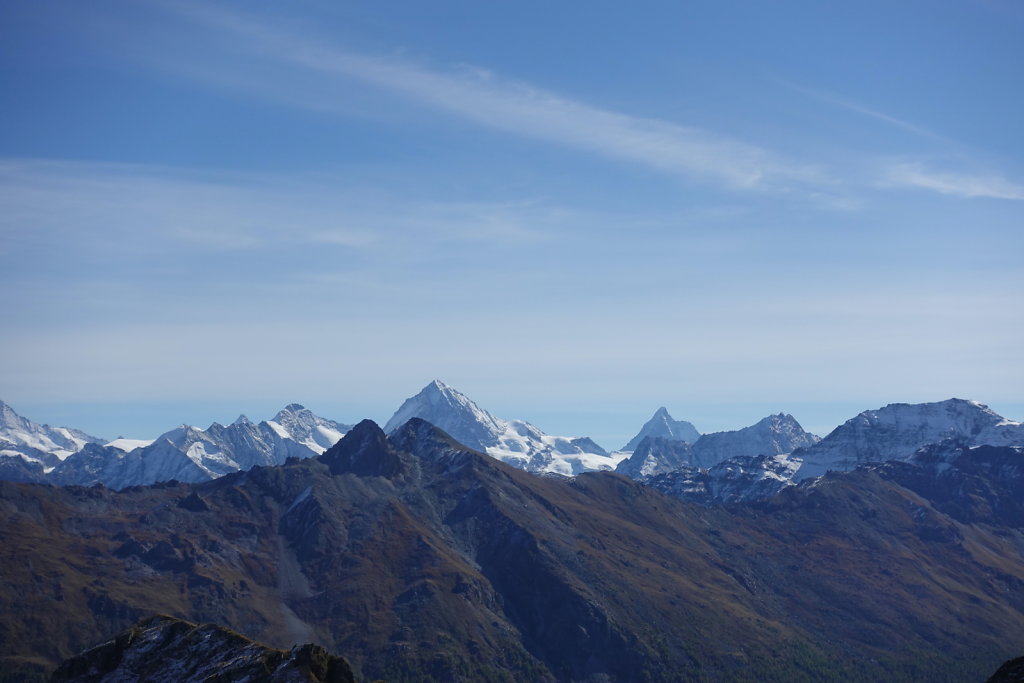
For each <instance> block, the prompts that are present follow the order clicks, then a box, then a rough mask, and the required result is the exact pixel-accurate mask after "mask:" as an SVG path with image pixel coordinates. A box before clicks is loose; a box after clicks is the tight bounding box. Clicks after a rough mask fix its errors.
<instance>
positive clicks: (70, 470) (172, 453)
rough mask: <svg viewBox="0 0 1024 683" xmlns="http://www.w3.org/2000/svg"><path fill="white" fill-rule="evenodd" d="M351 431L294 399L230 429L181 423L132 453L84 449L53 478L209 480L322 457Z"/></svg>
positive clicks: (114, 484) (111, 483) (115, 482)
mask: <svg viewBox="0 0 1024 683" xmlns="http://www.w3.org/2000/svg"><path fill="white" fill-rule="evenodd" d="M349 429H350V427H349V426H348V425H342V424H338V423H337V422H332V421H331V420H327V419H325V418H322V417H319V416H317V415H314V414H313V413H312V412H311V411H310V410H308V409H306V408H304V407H303V406H301V405H298V404H296V403H293V404H291V405H288V406H286V407H285V408H284V409H283V410H281V411H280V412H278V413H277V415H275V416H274V419H273V420H268V421H265V422H260V423H259V424H255V423H253V422H252V421H250V420H249V419H248V418H247V417H245V416H244V415H241V416H239V418H238V419H237V420H235V421H234V422H233V423H231V424H230V425H228V426H226V427H225V426H224V425H222V424H219V423H217V422H214V423H213V424H211V425H210V426H209V427H207V428H206V429H200V428H199V427H193V426H190V425H181V426H180V427H178V428H177V429H172V430H171V431H169V432H166V433H165V434H162V435H160V436H159V437H158V438H157V439H156V440H154V441H153V442H152V443H149V444H148V445H144V446H142V447H136V448H134V449H132V450H131V451H129V452H125V451H124V450H122V449H120V448H118V447H116V444H117V441H118V440H115V441H113V442H111V443H110V444H108V445H107V446H106V447H99V446H98V445H96V446H94V447H92V448H86V449H82V450H81V451H79V452H78V453H75V454H73V455H72V456H70V457H68V458H67V459H66V460H65V461H64V462H62V463H60V464H59V465H58V466H57V467H56V468H55V469H54V471H53V472H52V477H51V478H52V480H53V481H54V482H55V483H59V484H80V485H91V484H94V483H102V484H103V485H105V486H107V487H109V488H114V489H121V488H125V487H128V486H138V485H145V484H152V483H155V482H158V481H167V480H170V479H177V480H178V481H184V482H200V481H207V480H209V479H215V478H217V477H220V476H223V475H225V474H229V473H231V472H238V471H240V470H248V469H250V468H252V467H255V466H256V465H280V464H283V463H284V462H285V461H286V460H287V459H288V458H291V457H296V458H310V457H313V456H315V455H319V454H321V453H323V452H324V451H325V450H327V448H329V447H330V446H332V445H334V444H335V443H337V441H339V440H340V439H341V437H342V436H344V433H345V432H347V431H348V430H349ZM121 441H123V442H125V443H126V445H130V444H131V443H132V442H131V441H129V440H121Z"/></svg>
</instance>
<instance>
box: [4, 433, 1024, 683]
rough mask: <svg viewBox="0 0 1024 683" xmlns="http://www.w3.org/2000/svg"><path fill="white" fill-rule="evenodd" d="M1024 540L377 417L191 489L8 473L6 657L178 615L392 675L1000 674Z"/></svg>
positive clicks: (1021, 639)
mask: <svg viewBox="0 0 1024 683" xmlns="http://www.w3.org/2000/svg"><path fill="white" fill-rule="evenodd" d="M381 474H383V475H386V476H378V475H381ZM1022 546H1024V543H1022V541H1021V534H1020V530H1019V529H1017V528H1014V527H1003V526H991V525H984V524H965V523H962V522H957V521H955V520H954V519H952V518H951V517H948V516H946V515H944V514H942V513H940V512H938V511H936V510H935V509H934V508H932V506H931V504H930V503H929V501H928V500H927V499H926V498H924V497H922V496H921V495H919V494H917V493H913V492H912V491H910V490H908V489H906V488H903V487H901V486H899V485H896V484H894V483H893V482H891V481H889V480H886V479H884V478H882V477H881V476H879V475H878V474H875V473H855V474H852V475H847V476H844V477H837V478H832V479H830V480H826V481H825V482H824V483H823V484H820V485H818V486H817V487H815V488H812V489H808V490H799V491H789V492H787V493H786V494H785V495H782V496H780V497H778V498H776V499H773V500H772V501H770V502H768V503H765V504H761V505H744V506H732V507H728V508H716V509H705V508H699V507H696V506H692V505H688V504H685V503H682V502H680V501H677V500H674V499H671V498H668V497H666V496H663V495H661V494H659V493H657V492H655V491H652V490H649V489H646V488H644V487H642V486H640V485H638V484H636V483H634V482H632V481H630V480H628V479H625V478H623V477H620V476H617V475H613V474H590V475H583V476H580V477H577V478H575V479H574V480H571V481H570V480H558V479H545V478H539V477H535V476H533V475H530V474H527V473H525V472H521V471H519V470H515V469H512V468H510V467H507V466H505V465H503V464H501V463H499V462H496V461H494V460H492V459H489V458H487V457H486V456H483V455H481V454H477V453H473V452H470V451H466V450H465V449H463V448H462V447H459V446H458V445H457V444H454V443H453V442H451V441H450V439H448V438H447V437H446V436H445V435H444V434H443V433H439V432H437V431H435V430H433V428H431V427H430V426H429V425H426V423H419V424H413V425H412V426H410V427H409V428H407V429H406V430H405V431H404V432H403V433H401V434H398V435H396V436H395V437H394V438H393V439H391V440H390V441H387V440H385V439H383V436H382V434H380V433H379V430H378V429H376V426H375V425H372V426H371V425H366V424H364V425H361V426H360V427H359V428H357V429H354V430H353V432H352V433H351V434H350V436H349V437H347V438H346V439H345V440H344V441H343V442H342V443H341V444H339V446H338V447H336V448H335V449H332V451H330V452H329V453H328V454H326V455H325V456H324V457H323V458H321V459H320V460H309V461H301V462H293V463H291V464H289V465H287V466H284V467H279V468H258V469H256V470H253V471H251V472H249V473H244V474H239V475H232V476H229V477H225V478H223V479H220V480H217V481H214V482H210V483H207V484H202V485H198V486H184V485H169V486H162V487H150V488H139V489H134V490H128V491H125V492H121V493H114V492H111V491H107V490H102V489H74V488H71V489H60V488H54V487H46V486H33V485H14V484H0V568H2V569H3V574H2V577H3V578H2V592H0V601H2V602H0V607H2V610H0V648H2V649H0V656H3V657H7V658H11V659H8V660H7V661H13V658H34V659H35V660H37V661H43V662H47V663H49V664H50V665H53V664H55V663H56V662H57V661H59V660H61V659H63V658H65V657H67V656H69V655H71V654H73V653H74V652H76V651H78V650H80V649H82V648H84V647H86V646H87V645H91V644H93V643H95V642H96V641H97V640H99V639H100V638H102V637H105V636H107V635H108V634H113V633H116V632H118V631H120V630H123V629H124V628H126V627H127V626H129V625H130V624H131V623H132V622H134V621H135V620H137V619H138V618H139V617H140V616H142V615H146V614H150V613H153V612H164V613H168V614H172V615H175V616H179V617H182V618H187V619H189V620H192V621H206V622H214V623H220V624H224V625H226V626H229V627H231V628H233V629H235V630H237V631H239V632H241V633H243V634H245V635H246V636H249V637H252V638H255V639H257V640H259V641H261V642H266V643H268V644H270V645H271V646H274V647H281V648H288V647H290V646H291V645H292V644H293V643H301V642H318V643H321V644H323V645H324V646H326V647H327V648H328V649H329V650H331V651H334V652H343V653H345V655H346V656H347V657H348V658H349V659H350V660H351V662H352V664H353V666H354V668H355V669H356V671H357V675H359V676H360V677H361V678H368V679H372V678H377V677H384V678H387V679H388V680H391V681H400V680H466V681H476V680H506V681H513V680H538V681H540V680H549V679H556V680H588V679H589V680H598V679H599V678H600V677H602V676H606V677H608V678H609V679H611V680H621V681H645V680H650V681H670V680H671V681H675V680H721V679H723V678H728V679H733V680H744V679H747V680H773V679H774V680H828V679H829V678H830V677H835V678H837V679H838V678H842V677H846V679H847V680H848V679H849V678H854V679H862V680H868V679H887V680H900V679H905V680H926V679H927V680H963V679H964V677H965V676H974V677H975V678H983V677H984V675H987V674H988V673H990V672H991V671H992V670H994V669H995V667H996V666H997V665H998V664H999V663H1000V662H1001V661H1003V660H1005V659H1007V658H1008V657H1010V656H1012V655H1013V654H1016V653H1017V652H1019V651H1021V650H1022V649H1024V602H1022V601H1024V566H1022V562H1021V557H1022V553H1021V548H1022Z"/></svg>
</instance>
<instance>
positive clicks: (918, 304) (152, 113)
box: [0, 0, 1024, 447]
mask: <svg viewBox="0 0 1024 683" xmlns="http://www.w3.org/2000/svg"><path fill="white" fill-rule="evenodd" d="M1021 35H1024V5H1021V3H1019V2H1016V1H1012V0H1005V1H1001V0H994V1H984V2H982V1H978V2H949V1H945V0H943V1H935V0H930V1H928V2H901V3H891V2H860V3H820V2H780V3H762V2H722V1H716V2H687V3H679V2H644V3H634V4H632V5H626V4H623V3H613V2H600V1H598V2H588V3H552V2H529V1H523V0H519V1H517V2H514V3H513V2H489V3H481V2H468V1H467V2H446V1H443V0H441V1H439V2H435V3H412V2H388V1H386V0H384V1H382V0H377V1H376V2H372V3H371V2H319V1H311V0H299V1H296V2H289V3H276V2H275V3H270V2H244V3H243V2H236V3H227V2H225V3H216V2H207V3H201V2H194V3H193V2H182V1H179V0H160V1H156V2H139V1H137V0H133V1H131V2H128V1H124V2H121V1H116V0H97V1H95V2H89V3H82V2H72V1H70V0H67V1H64V2H60V1H54V2H46V3H21V2H18V3H3V4H2V5H0V123H2V125H0V285H2V286H3V287H4V289H5V291H6V294H7V296H6V302H7V303H6V305H5V306H4V317H5V333H4V335H3V336H2V338H0V353H3V357H4V358H5V359H6V362H5V363H4V366H5V368H4V371H3V375H2V378H0V398H2V399H3V400H5V401H7V402H8V403H10V404H11V405H12V406H14V408H15V409H16V410H19V411H20V412H22V413H23V414H25V415H26V416H28V417H30V418H32V419H35V420H37V421H41V422H43V421H46V422H51V423H56V424H69V425H71V426H78V427H81V428H84V429H86V430H91V431H93V432H96V433H99V434H100V435H104V436H110V437H113V436H116V435H118V434H124V435H126V436H132V437H153V436H155V435H156V434H157V433H159V432H161V431H163V430H165V429H169V428H170V427H172V426H174V424H175V423H178V422H191V423H196V424H200V425H205V424H208V423H209V422H211V421H213V420H218V421H221V422H225V421H229V420H232V419H233V418H234V417H235V416H236V415H237V413H238V412H246V413H247V414H249V415H250V417H253V418H265V417H269V416H270V415H271V414H273V412H275V411H276V410H277V409H278V408H280V407H281V406H283V405H284V404H286V403H289V402H292V401H298V402H302V403H304V404H306V405H308V406H309V407H311V408H313V409H314V410H315V411H316V412H318V413H319V414H322V415H325V416H327V417H331V418H334V419H337V420H341V421H355V420H358V419H360V418H362V417H371V418H374V419H377V420H380V421H383V420H386V419H387V417H388V416H389V415H390V413H391V412H392V411H393V410H394V409H395V408H396V407H397V406H398V404H399V403H400V402H401V400H402V399H403V398H405V397H406V396H408V395H411V394H412V393H415V392H416V391H417V390H418V389H419V388H420V387H421V386H422V385H424V384H426V383H427V382H428V381H430V380H431V379H433V378H435V377H437V378H440V379H442V380H444V381H446V382H447V383H449V384H451V385H452V386H455V387H456V388H458V389H460V390H461V391H463V392H464V393H466V394H468V395H469V396H471V397H472V398H474V399H475V400H477V401H478V402H479V403H480V404H481V405H483V406H484V407H486V408H488V409H490V410H491V411H492V412H494V413H495V414H498V415H501V416H503V417H508V418H522V419H527V420H529V421H531V422H533V423H534V424H536V425H537V426H539V427H540V428H541V429H544V430H545V431H548V432H551V433H558V434H572V435H582V434H588V435H590V436H592V437H593V438H595V439H596V440H597V441H598V442H599V443H602V444H603V445H605V446H606V447H617V446H620V445H621V444H622V443H624V442H625V441H626V440H627V439H628V438H629V437H630V436H631V435H632V434H633V433H634V432H635V431H636V430H637V429H638V428H639V426H640V424H641V423H642V422H643V421H644V420H646V419H647V418H648V417H649V416H650V414H651V413H652V412H653V411H654V410H655V409H656V408H657V407H658V406H660V405H665V406H667V407H668V408H669V410H670V412H671V413H672V414H673V415H674V416H675V417H676V418H680V419H690V420H691V421H693V422H694V423H695V424H696V426H697V427H698V429H700V430H702V431H715V430H720V429H732V428H738V427H741V426H744V425H746V424H750V423H752V422H754V421H756V420H757V419H759V418H760V417H763V416H764V415H766V414H768V413H770V412H779V411H785V412H791V413H793V414H794V415H795V416H796V417H797V418H798V419H799V420H800V421H801V422H802V423H803V424H804V425H805V427H807V428H809V429H812V430H814V431H817V432H819V433H825V432H827V431H828V430H830V429H831V428H832V427H834V426H835V425H837V424H838V423H840V422H842V421H843V420H845V419H847V418H849V417H851V416H852V415H854V414H855V413H857V412H859V411H860V410H863V409H868V408H875V407H879V406H881V405H884V404H886V403H890V402H896V401H906V402H918V401H933V400H942V399H945V398H949V397H951V396H959V397H963V398H972V399H976V400H980V401H982V402H985V403H988V404H989V405H991V406H992V407H993V408H994V409H996V410H997V411H998V412H1001V413H1003V414H1005V415H1007V416H1008V417H1014V418H1017V419H1019V418H1021V417H1024V397H1022V396H1021V393H1020V387H1021V386H1024V363H1022V362H1021V353H1020V350H1021V349H1022V348H1024V313H1022V311H1024V307H1022V306H1021V293H1022V292H1024V267H1022V254H1024V127H1022V126H1021V125H1020V121H1021V120H1024V89H1022V88H1021V87H1020V75H1021V73H1024V44H1022V41H1020V39H1019V38H1020V36H1021Z"/></svg>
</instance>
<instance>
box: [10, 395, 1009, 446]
mask: <svg viewBox="0 0 1024 683" xmlns="http://www.w3.org/2000/svg"><path fill="white" fill-rule="evenodd" d="M438 379H440V380H441V381H442V382H444V380H443V378H438ZM445 383H446V384H447V382H445ZM424 386H425V385H424ZM449 386H451V387H452V388H453V389H455V390H456V391H459V392H460V393H463V394H465V395H466V396H468V397H469V398H470V399H471V400H473V401H474V402H476V403H477V404H478V405H479V406H480V407H481V408H483V409H484V410H487V411H488V412H490V413H491V414H493V415H495V416H496V417H499V418H502V419H506V420H524V421H526V422H529V423H530V424H532V425H534V426H535V427H537V428H538V429H540V430H541V431H543V432H545V433H546V434H550V435H554V436H569V437H584V436H586V437H590V438H592V439H593V440H594V441H595V442H596V443H597V444H598V445H600V446H601V447H603V448H604V449H605V450H607V451H609V452H611V451H615V450H618V449H619V448H621V447H622V446H624V445H625V444H626V443H627V442H628V441H629V440H630V439H632V438H633V437H634V436H635V435H636V433H637V432H639V431H640V428H641V427H642V426H643V424H644V423H645V422H647V420H649V419H650V418H651V417H652V416H653V415H654V413H655V412H656V411H657V410H658V409H659V408H660V407H662V405H657V406H653V407H652V408H651V409H650V411H649V412H648V413H647V414H646V415H645V416H644V417H642V418H636V416H637V415H638V413H637V411H636V410H630V411H624V412H623V413H614V412H611V411H604V412H603V413H601V414H598V415H595V414H594V413H593V412H585V411H571V410H570V411H565V412H561V413H560V412H553V411H546V412H544V413H543V414H542V419H539V420H538V419H531V418H530V417H527V416H525V415H523V414H513V413H514V412H515V410H514V409H513V411H512V412H507V413H506V412H503V411H496V410H494V409H492V408H491V407H490V406H489V405H487V404H486V403H483V402H481V401H479V400H477V399H476V398H475V397H474V396H473V395H472V394H467V393H466V392H463V391H462V390H461V389H460V388H459V387H458V386H454V385H450V384H449ZM422 388H423V387H422V386H421V387H419V388H417V389H416V390H415V391H413V392H411V393H409V394H407V395H405V396H402V397H400V398H398V399H397V400H396V401H395V402H394V405H393V407H391V408H390V410H385V411H384V412H386V413H387V414H383V413H382V412H381V411H380V410H379V409H378V410H377V411H375V414H365V415H358V416H356V415H337V414H333V413H332V412H330V408H329V406H330V405H332V403H331V402H329V401H323V402H317V403H306V402H303V401H301V400H289V401H286V402H284V403H281V404H279V405H277V407H275V408H269V409H266V408H263V407H264V406H268V405H271V403H270V402H267V401H252V400H251V399H249V400H248V401H240V402H239V403H238V405H243V404H244V405H249V406H252V407H253V409H252V410H240V411H239V410H236V411H235V412H234V414H233V415H231V416H230V417H228V416H227V415H228V414H229V413H230V412H231V410H232V407H231V406H232V405H235V404H233V403H231V402H216V403H211V402H182V403H162V404H141V405H140V404H132V405H122V406H120V409H119V407H118V406H117V405H102V404H65V405H60V404H56V405H50V406H47V405H29V406H28V407H29V408H31V409H32V410H37V409H38V412H39V413H45V414H47V415H53V416H67V417H69V418H71V417H74V416H75V415H76V414H77V415H81V416H82V418H83V419H82V420H81V421H80V422H72V421H65V422H61V421H60V420H56V421H54V420H49V419H41V416H40V415H37V414H35V413H34V412H31V411H30V410H27V409H23V408H22V407H21V406H20V405H19V404H18V403H15V402H12V401H9V400H8V399H7V398H5V397H3V396H0V401H3V402H4V403H6V404H7V405H9V406H10V407H11V408H12V409H13V410H14V411H15V412H17V413H18V414H19V415H21V416H22V417H24V418H27V419H29V420H31V421H33V422H36V423H38V424H49V425H50V426H51V427H70V428H73V429H79V430H81V431H83V432H86V433H87V434H89V435H91V436H95V437H97V438H102V439H107V440H114V439H117V438H126V439H137V440H152V439H155V438H157V437H158V436H160V435H161V434H164V433H166V432H168V431H170V430H173V429H176V428H177V427H179V426H181V425H189V426H193V427H199V428H201V429H207V428H208V427H209V426H210V425H211V424H212V423H214V422H217V423H220V424H222V425H229V424H231V423H232V422H234V421H235V420H236V419H237V418H238V417H239V416H240V415H245V416H246V417H248V418H249V419H250V420H252V421H253V422H261V421H264V420H270V419H272V418H273V417H274V416H275V415H276V414H277V413H278V412H279V411H280V410H282V409H284V408H285V407H286V406H288V405H291V404H296V403H297V404H300V405H302V406H303V407H305V408H307V409H309V410H311V411H312V412H313V413H314V414H316V415H319V416H320V417H324V418H327V419H329V420H333V421H335V422H338V423H342V424H352V425H354V424H356V423H358V422H360V421H361V420H363V419H370V420H373V421H374V422H376V423H377V424H378V425H380V426H381V427H383V426H384V424H385V423H386V422H387V421H388V419H389V418H390V417H391V415H392V414H393V413H394V412H395V411H396V410H397V409H398V407H399V406H400V405H401V403H402V401H404V400H405V399H407V398H409V397H411V396H414V395H415V394H416V393H418V392H419V391H420V389H422ZM952 398H959V399H964V400H973V401H977V402H979V403H982V404H984V405H986V406H988V407H989V408H990V409H991V410H993V411H994V412H996V413H997V414H999V415H1001V416H1002V417H1004V418H1006V419H1009V420H1014V421H1024V415H1021V413H1024V404H1007V408H1009V409H1013V408H1014V407H1016V410H1017V412H1016V413H1014V412H1004V411H1003V410H1000V408H999V405H998V404H996V405H993V404H992V403H989V402H986V401H984V400H982V399H979V398H976V397H969V396H947V397H945V398H936V399H934V400H925V401H886V402H884V403H879V404H878V405H865V406H862V407H859V408H856V409H853V408H850V411H852V412H850V411H848V412H845V413H844V412H843V410H844V408H845V407H847V406H853V405H854V404H853V403H846V402H844V403H837V402H833V403H825V404H817V407H818V412H817V414H822V415H837V414H840V413H842V414H843V415H844V417H842V418H840V419H838V421H837V422H836V423H835V424H833V425H832V426H831V427H827V428H825V429H821V428H820V427H819V428H817V429H816V428H815V425H814V424H812V423H809V422H808V421H806V420H804V419H802V418H801V415H800V413H799V412H797V411H795V410H787V409H777V410H768V411H767V412H760V413H759V412H757V409H758V406H757V405H749V406H746V407H745V408H744V409H743V410H741V411H739V412H738V413H737V411H736V410H735V407H733V409H732V410H725V409H724V408H725V407H724V406H723V410H722V411H720V412H719V411H716V410H715V408H716V406H715V405H713V404H703V405H701V404H688V405H689V406H690V407H691V408H693V411H692V412H693V413H695V414H697V415H698V417H693V416H692V415H688V414H687V413H684V412H681V411H680V410H675V409H673V407H672V406H671V405H664V407H665V408H666V409H667V410H668V412H669V414H670V415H671V416H672V418H673V419H675V420H685V421H687V422H690V423H692V424H693V425H694V427H696V429H697V431H699V432H700V433H701V434H710V433H714V432H720V431H734V430H737V429H742V428H743V427H748V426H750V425H752V424H755V423H756V422H758V421H759V420H761V419H763V418H765V417H768V416H769V415H776V414H779V413H780V412H781V413H785V414H789V415H792V416H793V417H794V418H795V419H796V420H797V422H799V423H800V425H801V427H803V429H804V430H805V431H808V432H810V433H812V434H816V435H817V436H819V437H824V436H826V435H827V434H828V433H829V432H831V431H832V430H833V429H835V428H836V427H838V426H840V425H842V424H843V423H844V422H846V421H847V420H849V419H851V418H853V417H855V416H856V415H858V414H860V413H861V412H863V411H866V410H877V409H879V408H882V407H884V406H886V405H888V404H891V403H936V402H940V401H945V400H948V399H952ZM275 405H276V404H275ZM321 405H322V406H324V408H320V407H318V406H321ZM334 405H344V404H334ZM349 405H351V404H349ZM680 405H683V404H680ZM803 407H804V408H808V407H811V408H813V407H814V406H808V405H804V406H803ZM175 409H177V410H179V411H180V414H181V415H185V416H192V419H184V420H178V421H174V420H175V419H176V418H175V417H174V416H173V415H171V412H172V411H174V410H175ZM368 412H373V411H368ZM808 412H811V411H808ZM723 413H731V414H732V415H733V416H734V417H732V418H731V419H730V417H729V416H728V415H723ZM176 414H177V413H176ZM755 414H756V415H758V417H756V418H744V417H739V416H740V415H742V416H746V415H755ZM121 416H125V419H124V420H123V421H121V420H120V419H119V418H120V417H121ZM133 416H134V417H133ZM163 416H166V417H168V418H169V419H170V421H167V420H164V421H161V419H162V417H163ZM199 416H212V417H206V418H201V419H196V418H198V417H199ZM609 418H613V419H614V424H615V425H617V426H625V425H628V424H632V422H631V418H636V420H635V426H634V427H633V428H632V429H633V431H632V432H631V433H628V434H625V433H622V432H621V430H620V431H619V432H616V433H611V432H600V431H595V430H594V429H592V430H591V431H590V432H586V431H582V432H580V431H578V430H576V431H574V430H571V429H561V428H560V426H559V425H560V424H561V423H562V422H566V423H569V424H573V425H586V424H590V425H593V426H595V428H596V429H600V426H599V425H601V424H607V423H608V420H609ZM744 420H746V421H744ZM712 421H713V422H712ZM741 422H742V424H741ZM709 423H713V424H715V425H716V427H715V428H706V427H704V426H702V425H703V424H709ZM118 424H124V425H126V426H129V427H130V426H131V425H133V424H134V425H138V429H136V430H134V431H133V430H131V429H129V430H125V429H122V430H120V431H118V430H117V429H115V430H113V431H111V430H109V429H102V430H100V431H96V430H95V429H94V428H93V427H103V426H105V425H118ZM146 425H150V426H151V428H150V430H149V431H148V432H147V431H145V430H146ZM157 425H159V426H157ZM567 426H568V425H567ZM154 430H155V431H154ZM115 432H116V433H115Z"/></svg>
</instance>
